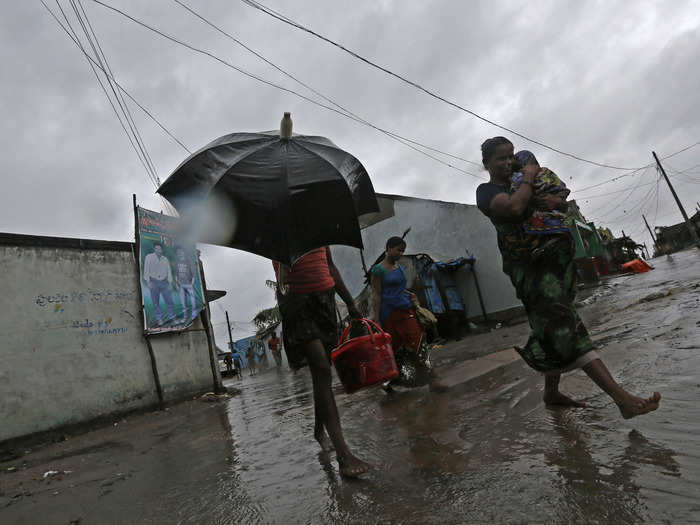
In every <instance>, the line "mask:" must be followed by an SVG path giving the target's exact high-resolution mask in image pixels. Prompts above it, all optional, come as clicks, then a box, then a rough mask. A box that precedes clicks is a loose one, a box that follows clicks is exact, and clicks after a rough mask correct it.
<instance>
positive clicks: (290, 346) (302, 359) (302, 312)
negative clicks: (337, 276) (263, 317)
mask: <svg viewBox="0 0 700 525" xmlns="http://www.w3.org/2000/svg"><path fill="white" fill-rule="evenodd" d="M277 301H278V304H279V307H280V314H281V316H282V337H283V338H284V351H285V352H286V354H287V360H288V361H289V366H290V367H291V368H292V369H294V370H297V369H299V368H301V367H303V366H306V365H307V364H308V363H307V359H306V346H307V345H308V344H309V343H310V342H311V341H314V340H315V339H319V340H320V341H321V343H323V346H324V347H325V349H326V352H327V353H328V357H329V359H330V355H331V352H332V351H333V349H334V348H335V347H336V345H337V344H338V337H339V335H340V334H339V333H338V317H337V315H336V306H335V289H334V288H331V289H329V290H326V291H323V292H312V293H308V294H298V293H288V294H286V295H279V296H278V298H277Z"/></svg>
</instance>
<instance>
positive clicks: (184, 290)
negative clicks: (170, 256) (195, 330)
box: [175, 246, 197, 322]
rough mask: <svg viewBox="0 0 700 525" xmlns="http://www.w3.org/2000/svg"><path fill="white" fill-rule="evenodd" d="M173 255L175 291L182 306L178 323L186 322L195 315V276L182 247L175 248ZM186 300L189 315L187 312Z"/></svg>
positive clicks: (191, 264)
mask: <svg viewBox="0 0 700 525" xmlns="http://www.w3.org/2000/svg"><path fill="white" fill-rule="evenodd" d="M175 255H176V256H177V260H176V261H175V268H176V272H175V282H176V286H177V290H178V292H179V293H180V304H181V305H182V317H181V318H180V322H187V321H190V320H191V319H193V318H194V317H195V316H196V315H197V312H196V311H195V306H196V304H197V302H196V300H195V295H194V280H195V277H196V275H197V274H196V272H195V269H194V264H193V262H192V260H190V259H188V258H187V257H186V256H185V249H184V248H183V247H182V246H177V247H176V248H175ZM188 299H189V313H188V311H187V304H188Z"/></svg>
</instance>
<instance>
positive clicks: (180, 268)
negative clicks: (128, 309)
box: [137, 206, 204, 334]
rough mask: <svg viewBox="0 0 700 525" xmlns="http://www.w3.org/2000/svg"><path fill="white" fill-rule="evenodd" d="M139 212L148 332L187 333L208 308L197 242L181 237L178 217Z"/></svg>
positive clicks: (143, 209)
mask: <svg viewBox="0 0 700 525" xmlns="http://www.w3.org/2000/svg"><path fill="white" fill-rule="evenodd" d="M137 210H138V230H139V240H140V243H139V246H140V259H141V260H140V261H139V262H140V270H139V271H140V277H141V279H140V284H141V295H142V297H143V315H144V326H145V329H146V333H149V334H157V333H162V332H175V331H178V330H183V329H185V328H187V327H188V326H189V325H190V324H192V321H194V319H195V318H196V317H197V316H198V315H199V313H200V312H201V311H202V309H203V308H204V294H203V292H202V278H201V275H200V274H199V264H198V262H197V250H196V249H195V245H194V242H192V241H187V240H186V239H183V238H181V236H180V234H179V231H180V228H179V224H178V219H177V218H176V217H170V216H168V215H163V214H162V213H157V212H154V211H150V210H147V209H145V208H141V207H140V206H139V207H137Z"/></svg>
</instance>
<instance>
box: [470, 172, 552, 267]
mask: <svg viewBox="0 0 700 525" xmlns="http://www.w3.org/2000/svg"><path fill="white" fill-rule="evenodd" d="M499 193H507V194H508V195H510V194H512V193H513V190H512V188H511V187H510V184H507V185H501V184H496V183H494V182H485V183H483V184H479V187H478V188H477V189H476V205H477V207H478V208H479V210H481V213H483V214H484V215H486V216H487V217H488V218H489V220H490V221H491V223H492V224H493V225H494V227H495V228H496V234H497V237H498V249H499V250H500V251H501V256H502V257H503V270H504V271H505V272H506V273H508V268H509V266H510V262H511V261H521V262H522V261H527V260H528V259H529V257H530V254H531V253H532V251H533V250H534V249H536V248H537V247H539V246H540V244H541V242H542V240H541V239H540V237H542V236H538V235H527V234H526V233H525V231H524V230H523V228H522V222H523V221H524V220H525V219H526V218H527V217H529V216H530V215H531V214H532V209H531V208H530V207H529V206H528V209H527V210H526V212H525V214H524V215H523V216H522V217H520V218H518V219H515V220H511V221H509V220H504V219H498V218H495V217H492V216H491V201H493V198H494V197H495V196H496V195H498V194H499Z"/></svg>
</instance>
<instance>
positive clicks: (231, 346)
mask: <svg viewBox="0 0 700 525" xmlns="http://www.w3.org/2000/svg"><path fill="white" fill-rule="evenodd" d="M226 325H227V326H228V344H229V349H230V350H231V352H233V336H232V335H231V321H229V320H228V310H226Z"/></svg>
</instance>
